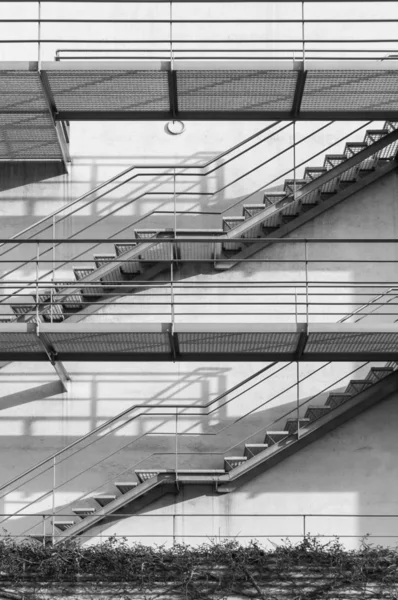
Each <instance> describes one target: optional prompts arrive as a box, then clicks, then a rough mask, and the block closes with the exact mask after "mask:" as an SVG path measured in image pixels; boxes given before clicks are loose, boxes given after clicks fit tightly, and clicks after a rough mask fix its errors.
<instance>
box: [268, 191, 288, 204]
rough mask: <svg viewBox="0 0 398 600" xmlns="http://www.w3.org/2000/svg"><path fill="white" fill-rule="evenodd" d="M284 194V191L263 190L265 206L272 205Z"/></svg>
mask: <svg viewBox="0 0 398 600" xmlns="http://www.w3.org/2000/svg"><path fill="white" fill-rule="evenodd" d="M285 196H286V194H285V192H264V199H263V202H264V204H265V206H272V205H273V204H275V203H276V202H279V200H282V199H283V198H284V197H285Z"/></svg>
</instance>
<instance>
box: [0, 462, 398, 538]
mask: <svg viewBox="0 0 398 600" xmlns="http://www.w3.org/2000/svg"><path fill="white" fill-rule="evenodd" d="M170 472H171V473H172V472H173V470H170ZM13 515H14V513H0V517H7V516H13ZM51 516H52V515H51V514H49V513H21V514H20V515H18V517H15V518H20V517H51ZM106 516H107V517H113V518H120V517H137V518H141V517H150V518H154V517H155V518H156V517H170V518H173V517H189V518H190V517H292V518H303V517H312V518H315V517H322V518H325V517H328V518H329V517H335V518H340V517H347V518H352V517H360V518H367V519H371V518H375V519H376V518H379V517H381V518H389V519H391V518H395V519H397V518H398V514H391V515H390V514H360V513H343V514H339V513H327V514H326V513H319V514H317V513H228V514H227V513H143V514H137V513H123V514H117V515H115V514H110V515H106ZM57 517H76V514H75V513H57ZM396 537H398V533H397V535H396Z"/></svg>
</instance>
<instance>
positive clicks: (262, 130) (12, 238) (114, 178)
mask: <svg viewBox="0 0 398 600" xmlns="http://www.w3.org/2000/svg"><path fill="white" fill-rule="evenodd" d="M279 123H280V121H276V122H275V123H272V124H271V125H268V126H267V127H265V128H264V129H261V130H260V131H257V132H256V133H254V134H253V135H251V136H249V137H247V138H245V139H244V140H242V141H241V142H239V143H238V144H235V146H232V147H231V148H229V149H228V150H225V151H223V152H221V153H220V154H218V155H217V156H216V157H213V158H211V159H210V160H208V161H207V162H205V163H204V164H203V165H181V164H179V165H173V164H164V165H162V164H155V165H153V164H152V165H132V166H131V167H128V168H127V169H125V170H124V171H121V173H118V174H117V175H114V176H113V177H111V178H110V179H108V180H107V181H105V182H104V183H101V184H100V185H98V186H97V187H95V188H93V189H92V190H89V191H88V192H85V193H84V194H83V195H82V196H79V197H78V198H76V199H75V200H72V201H71V202H69V203H68V204H67V205H66V206H62V207H60V208H58V209H57V210H55V211H53V212H52V213H50V214H49V215H47V216H46V217H43V218H42V219H39V221H36V222H35V223H33V224H32V225H29V227H26V228H25V229H23V230H22V231H19V232H18V233H15V234H14V235H13V236H11V237H10V238H9V239H10V240H14V239H16V238H18V237H19V236H21V235H24V234H25V233H28V232H29V231H31V230H32V229H34V228H35V227H37V226H38V225H41V224H42V223H45V222H46V221H48V220H49V219H53V218H54V217H56V216H57V215H58V214H60V213H61V212H64V211H65V210H67V209H68V208H70V207H72V206H74V205H75V204H77V203H78V202H81V201H82V200H84V199H85V198H87V197H89V196H91V195H92V194H94V193H95V192H98V191H100V190H101V189H103V188H104V187H105V186H107V185H109V184H110V183H113V182H114V181H116V180H117V179H119V177H123V176H124V175H127V173H130V172H131V171H133V170H135V169H145V170H148V169H206V168H207V167H208V166H210V165H211V164H213V163H214V162H217V161H218V160H220V159H221V158H224V157H225V156H227V155H228V154H230V153H232V152H234V151H235V150H237V149H238V148H241V147H242V146H244V145H245V144H246V143H248V142H250V141H252V140H253V139H255V138H257V137H259V136H260V135H262V134H263V133H265V132H266V131H268V130H269V129H272V128H273V127H276V126H277V125H278V124H279ZM291 124H292V123H289V125H288V126H290V125H291ZM275 133H279V131H278V132H275ZM267 139H268V138H267ZM250 149H251V148H250ZM239 156H240V155H239ZM236 158H237V157H236ZM221 166H224V165H221ZM212 172H213V171H212ZM168 175H170V174H168ZM128 181H130V180H127V181H124V182H123V183H122V185H124V184H125V183H127V182H128ZM114 189H117V188H114ZM114 189H112V190H110V191H109V192H107V193H110V192H112V191H114ZM95 200H98V198H95V199H94V201H95ZM89 204H90V203H87V204H85V205H84V206H82V207H81V208H79V210H82V209H84V208H86V207H87V206H88V205H89ZM71 214H74V213H71ZM67 216H70V215H67ZM95 224H96V222H94V223H93V225H95ZM51 226H52V224H51V223H50V225H48V227H46V228H45V229H42V230H41V231H40V232H39V233H41V232H42V231H45V230H46V229H49V228H50V227H51ZM4 245H6V243H2V244H0V247H1V246H4ZM11 250H12V248H10V249H8V250H7V251H6V252H3V253H1V254H0V256H4V254H7V253H8V252H10V251H11Z"/></svg>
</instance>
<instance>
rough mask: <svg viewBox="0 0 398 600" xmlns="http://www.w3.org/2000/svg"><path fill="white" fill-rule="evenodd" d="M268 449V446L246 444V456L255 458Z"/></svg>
mask: <svg viewBox="0 0 398 600" xmlns="http://www.w3.org/2000/svg"><path fill="white" fill-rule="evenodd" d="M267 448H268V444H246V445H245V452H244V455H245V456H246V457H247V458H253V456H256V455H257V454H260V452H263V451H264V450H266V449H267Z"/></svg>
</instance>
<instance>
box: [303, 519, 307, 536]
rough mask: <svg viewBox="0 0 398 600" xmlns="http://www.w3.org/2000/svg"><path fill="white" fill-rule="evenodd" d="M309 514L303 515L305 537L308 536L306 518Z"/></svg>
mask: <svg viewBox="0 0 398 600" xmlns="http://www.w3.org/2000/svg"><path fill="white" fill-rule="evenodd" d="M306 516H307V515H303V539H305V538H306V537H307V526H306V522H305V518H306Z"/></svg>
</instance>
